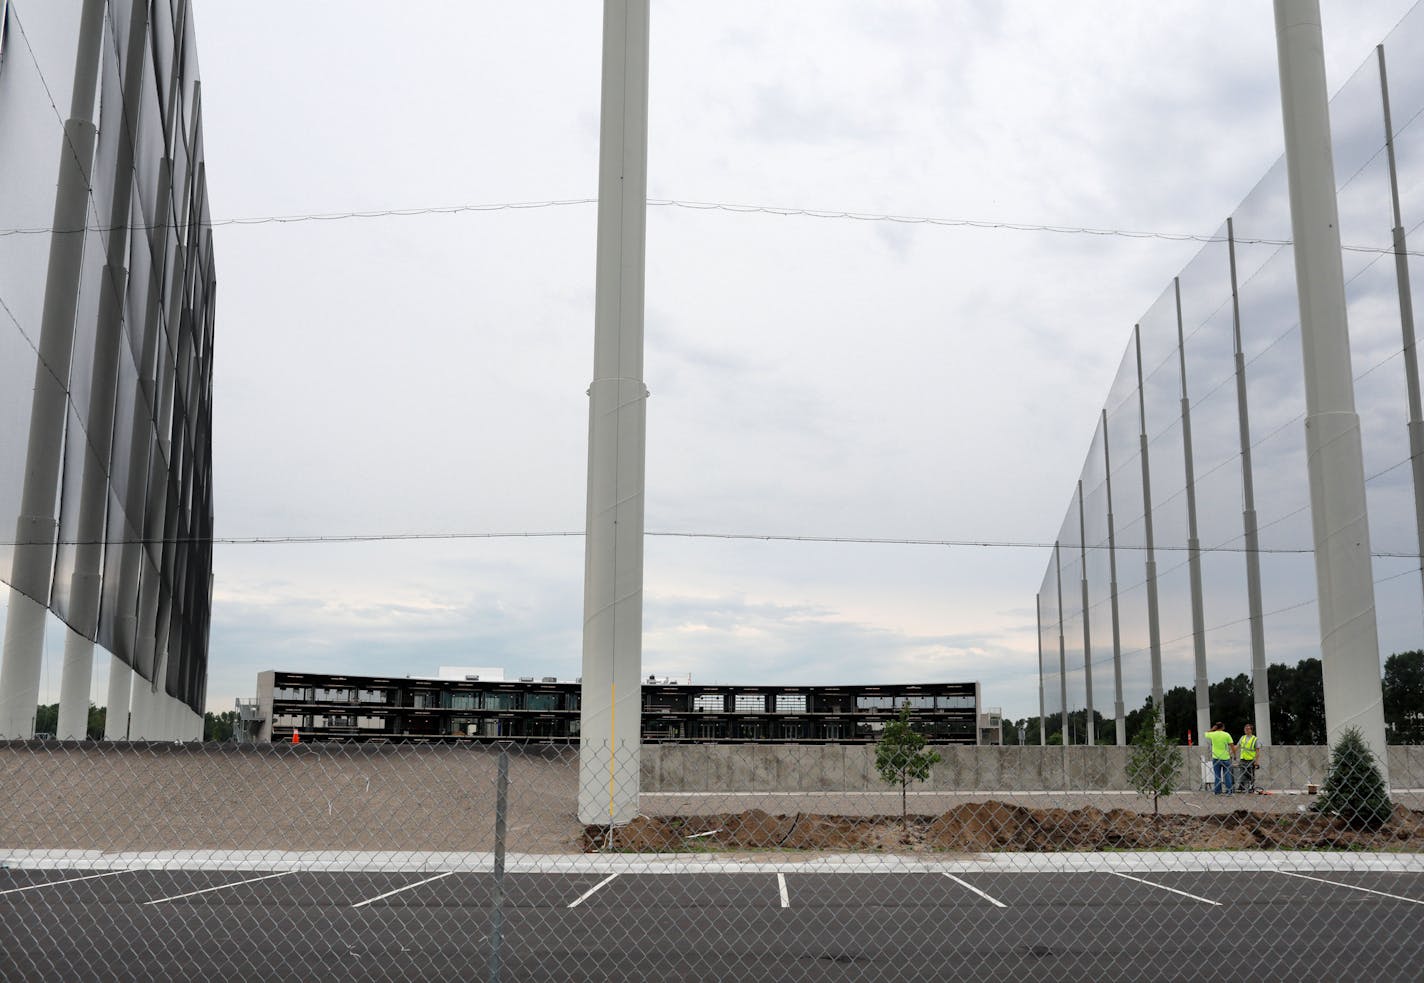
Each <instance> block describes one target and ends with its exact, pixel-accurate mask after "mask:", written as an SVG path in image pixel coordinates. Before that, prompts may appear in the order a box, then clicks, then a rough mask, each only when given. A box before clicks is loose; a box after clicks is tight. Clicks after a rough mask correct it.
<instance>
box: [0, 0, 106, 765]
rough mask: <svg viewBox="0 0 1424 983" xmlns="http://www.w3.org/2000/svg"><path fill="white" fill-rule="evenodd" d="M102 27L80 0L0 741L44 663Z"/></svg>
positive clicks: (25, 712) (95, 7) (89, 4)
mask: <svg viewBox="0 0 1424 983" xmlns="http://www.w3.org/2000/svg"><path fill="white" fill-rule="evenodd" d="M103 27H104V0H84V6H83V7H82V8H81V10H80V14H79V31H78V36H77V43H76V46H75V57H74V91H73V93H72V95H71V97H70V105H69V118H68V119H67V120H65V122H64V134H63V136H62V137H61V138H60V145H59V183H58V189H57V191H56V193H55V199H54V226H53V228H54V231H53V232H51V233H50V241H49V269H48V272H47V274H46V278H45V294H44V307H43V308H42V313H41V315H40V343H39V358H38V359H37V361H36V362H35V388H34V393H33V396H32V397H31V400H32V401H31V411H30V434H29V445H28V449H27V451H26V455H25V479H24V486H23V488H22V490H21V493H20V515H19V519H18V520H17V522H16V528H15V544H16V545H15V553H14V558H13V560H12V561H11V571H10V587H11V591H10V608H9V613H8V615H7V617H6V619H5V647H4V650H3V652H0V738H28V737H31V736H32V735H33V734H34V730H35V707H36V705H37V703H38V702H39V691H40V671H41V668H42V666H43V661H44V626H45V612H46V611H47V609H48V606H49V600H50V578H51V576H52V573H53V567H54V550H55V537H56V531H57V529H58V525H59V524H58V522H57V521H56V518H55V497H56V492H57V491H58V485H59V472H60V464H61V454H62V453H63V448H64V429H65V415H66V403H67V396H68V389H69V363H70V355H71V353H72V350H73V348H74V314H75V309H76V307H77V305H78V301H79V280H80V276H81V270H82V267H83V261H84V229H85V226H86V225H87V221H86V219H87V218H88V206H89V188H90V171H91V169H92V168H93V164H94V142H95V137H96V134H97V129H96V127H95V125H94V93H95V89H96V87H97V85H98V76H99V50H100V44H101V41H102V38H103ZM86 711H87V707H86Z"/></svg>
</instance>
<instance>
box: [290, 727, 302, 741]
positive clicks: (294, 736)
mask: <svg viewBox="0 0 1424 983" xmlns="http://www.w3.org/2000/svg"><path fill="white" fill-rule="evenodd" d="M292 743H293V744H300V743H302V735H301V733H300V732H299V731H298V730H297V729H296V728H295V727H293V728H292Z"/></svg>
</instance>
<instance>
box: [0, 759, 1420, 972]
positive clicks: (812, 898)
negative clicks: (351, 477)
mask: <svg viewBox="0 0 1424 983" xmlns="http://www.w3.org/2000/svg"><path fill="white" fill-rule="evenodd" d="M589 750H590V751H592V752H598V751H600V750H602V751H603V753H602V754H601V755H600V756H599V760H601V761H608V762H610V764H609V766H608V772H607V774H606V775H602V776H600V777H599V778H598V780H597V781H596V782H594V784H592V785H591V786H590V787H589V788H586V789H582V790H581V789H580V788H579V775H580V770H579V760H578V759H579V753H580V752H579V749H578V748H577V747H571V746H550V745H534V744H527V745H514V744H501V745H496V744H489V745H482V746H468V745H467V746H439V745H375V744H337V743H328V744H299V745H281V744H278V745H256V746H252V745H247V746H238V745H233V744H227V745H216V744H205V745H173V744H151V745H141V744H133V745H125V744H68V743H65V744H59V743H53V742H49V743H37V742H28V743H11V744H8V745H0V787H3V789H4V796H3V798H0V866H3V869H0V978H3V979H5V980H89V979H153V978H167V979H215V978H230V979H244V980H246V979H293V980H312V979H507V980H526V979H558V980H565V979H579V980H673V979H687V980H742V979H767V980H790V979H857V980H876V979H884V980H892V979H894V980H899V979H944V978H964V979H993V980H999V979H1002V980H1022V979H1045V980H1046V979H1052V980H1061V979H1092V980H1106V979H1124V980H1126V979H1132V980H1140V979H1172V978H1182V979H1187V978H1190V979H1236V978H1241V977H1256V978H1263V979H1358V978H1364V977H1369V978H1372V979H1378V980H1389V979H1418V977H1419V972H1420V969H1419V967H1420V966H1421V965H1424V962H1421V956H1424V952H1421V949H1424V934H1422V933H1421V932H1420V931H1419V929H1420V925H1421V918H1424V863H1421V858H1420V846H1421V844H1424V823H1421V820H1424V812H1421V811H1420V810H1421V809H1424V801H1421V799H1424V788H1421V786H1424V782H1421V780H1420V779H1421V774H1420V772H1421V767H1424V749H1421V748H1393V749H1391V752H1390V760H1389V762H1388V776H1387V778H1386V774H1385V771H1384V769H1383V768H1382V767H1381V764H1382V763H1381V762H1378V761H1376V760H1375V759H1374V758H1373V757H1372V755H1371V754H1370V753H1369V751H1368V749H1367V748H1366V747H1365V745H1364V743H1363V741H1361V740H1359V739H1358V738H1356V737H1353V736H1350V735H1347V737H1346V738H1345V739H1344V740H1342V741H1341V742H1340V743H1338V744H1337V746H1336V747H1335V748H1334V750H1333V753H1330V752H1327V750H1326V749H1325V748H1321V747H1262V748H1260V750H1259V756H1258V759H1257V761H1258V762H1259V767H1256V768H1247V767H1244V766H1243V765H1242V763H1241V762H1240V760H1239V756H1238V757H1233V758H1231V759H1228V760H1227V761H1225V762H1224V768H1223V769H1213V768H1212V764H1211V761H1210V760H1209V759H1205V760H1204V758H1203V749H1202V748H1199V747H1181V746H1175V745H1170V744H1166V743H1165V742H1164V743H1162V744H1161V745H1153V744H1152V743H1151V741H1149V740H1146V739H1143V740H1140V741H1139V742H1138V743H1137V744H1135V745H1133V746H1130V747H1126V748H1117V747H1069V748H1066V749H1065V748H1061V747H1047V748H1043V747H964V746H954V747H932V748H928V749H924V750H925V751H926V752H927V753H929V754H930V756H932V757H937V758H938V760H936V761H933V762H931V763H929V764H928V765H927V766H926V768H925V769H924V770H923V771H922V772H916V773H914V774H911V775H910V776H909V778H908V779H906V777H905V770H904V769H903V768H900V767H899V766H901V765H903V764H904V763H905V761H906V759H905V756H904V754H903V753H902V754H900V755H898V756H897V755H895V754H886V753H885V751H884V748H883V742H882V747H881V748H880V749H879V751H880V753H879V754H877V747H876V746H875V745H821V746H812V745H645V746H643V747H642V748H641V749H639V750H640V753H639V754H637V755H636V758H635V755H634V754H632V753H624V752H622V751H621V750H620V751H618V752H615V753H613V754H611V755H609V754H607V752H606V749H589ZM911 753H913V752H911ZM1206 753H1207V754H1208V755H1209V754H1210V753H1211V752H1210V750H1209V749H1208V750H1207V752H1206ZM877 758H878V759H879V764H880V765H881V766H882V767H880V768H878V767H877ZM631 760H637V761H638V767H637V772H636V773H633V772H632V771H631V769H627V768H624V767H623V764H624V763H626V762H628V761H631ZM897 768H898V769H899V770H898V771H897ZM882 771H883V772H885V773H882ZM912 771H913V769H912ZM1214 772H1216V773H1214ZM920 774H923V780H921V779H920V778H919V777H918V775H920ZM1218 777H1221V778H1223V779H1225V778H1229V779H1230V782H1231V789H1232V790H1231V792H1230V793H1227V792H1226V791H1225V789H1224V788H1223V791H1222V793H1221V794H1216V793H1215V792H1214V791H1213V787H1212V786H1213V781H1214V779H1216V778H1218ZM609 779H611V780H609ZM581 791H583V792H584V793H586V794H584V795H582V796H581V795H580V792H581ZM614 800H617V801H614ZM624 801H632V802H633V803H635V805H636V818H634V819H633V820H632V821H631V822H627V823H622V824H618V825H613V826H610V825H608V823H607V822H606V820H605V819H602V818H601V816H606V815H607V813H608V812H609V810H611V809H615V808H618V807H620V806H621V803H623V802H624ZM580 811H585V812H586V814H585V815H583V816H580ZM587 813H593V814H592V815H590V814H587Z"/></svg>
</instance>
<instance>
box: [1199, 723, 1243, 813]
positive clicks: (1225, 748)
mask: <svg viewBox="0 0 1424 983" xmlns="http://www.w3.org/2000/svg"><path fill="white" fill-rule="evenodd" d="M1206 739H1207V740H1208V741H1210V742H1211V778H1212V781H1211V791H1212V794H1213V795H1222V794H1226V795H1230V794H1231V786H1232V780H1231V752H1232V751H1235V750H1236V742H1235V741H1233V740H1232V739H1231V735H1230V734H1228V733H1227V732H1226V727H1225V726H1224V725H1223V724H1222V722H1221V721H1220V720H1218V721H1217V722H1216V723H1214V724H1212V725H1211V730H1209V731H1207V732H1206Z"/></svg>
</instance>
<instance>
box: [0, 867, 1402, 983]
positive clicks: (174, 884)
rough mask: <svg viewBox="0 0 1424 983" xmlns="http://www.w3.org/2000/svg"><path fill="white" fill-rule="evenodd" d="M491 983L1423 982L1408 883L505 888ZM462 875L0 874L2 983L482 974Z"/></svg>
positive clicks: (1046, 877) (1142, 876)
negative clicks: (946, 982)
mask: <svg viewBox="0 0 1424 983" xmlns="http://www.w3.org/2000/svg"><path fill="white" fill-rule="evenodd" d="M502 893H503V907H502V922H503V927H502V932H501V940H502V945H501V946H500V948H499V958H500V962H501V969H502V972H503V977H502V978H504V979H510V980H524V979H549V980H555V979H581V980H633V979H646V980H684V979H685V980H719V979H726V980H746V979H767V980H785V979H857V980H862V979H887V980H888V979H897V980H898V979H926V980H928V979H945V978H947V977H950V976H954V977H957V978H964V979H1013V980H1024V979H1029V980H1039V979H1042V980H1065V979H1085V980H1086V979H1093V980H1108V979H1123V980H1128V979H1147V978H1152V979H1233V980H1235V979H1242V978H1253V977H1254V978H1261V979H1272V980H1282V979H1316V980H1318V979H1347V978H1361V977H1364V976H1369V977H1370V978H1373V979H1377V980H1394V979H1399V980H1405V979H1409V980H1417V979H1419V977H1420V972H1421V970H1420V966H1421V965H1424V951H1421V950H1424V873H1420V872H1397V871H1396V872H1385V871H1368V870H1344V871H1342V870H1316V869H1311V868H1306V867H1301V866H1300V865H1296V866H1295V867H1294V868H1291V869H1287V868H1284V867H1282V868H1267V869H1253V870H1239V871H1232V870H1213V871H1207V870H1199V871H1193V870H1177V871H1172V870H1166V871H1156V872H1151V871H1148V872H1143V871H1139V870H1133V871H1127V870H1122V871H1114V870H1073V871H1059V872H1054V871H1005V870H985V871H973V870H965V869H964V868H963V867H956V868H955V869H954V870H953V871H944V872H933V871H919V872H905V873H891V872H859V871H845V872H834V871H815V872H806V871H798V870H796V869H794V868H792V869H787V870H765V869H758V870H754V871H749V872H745V873H742V872H727V871H720V870H719V871H714V872H706V873H688V872H685V871H677V870H674V869H669V870H667V871H666V872H658V873H652V872H642V871H639V870H637V869H628V870H622V871H612V872H605V871H587V872H582V871H581V872H574V873H530V872H517V873H509V874H506V876H505V878H504V881H503V889H502ZM495 897H496V885H495V878H494V875H493V874H492V873H488V872H479V873H472V872H468V871H450V870H446V871H442V870H420V871H397V872H382V871H339V870H337V871H314V870H303V869H283V870H181V869H171V870H164V869H158V870H153V869H119V870H85V869H55V870H44V869H23V868H21V869H8V870H0V956H3V962H2V963H0V978H3V979H6V980H11V979H15V980H36V979H65V980H86V979H114V978H119V979H135V978H138V979H144V978H165V979H170V980H183V979H214V978H219V977H225V978H238V979H253V978H263V979H272V980H282V979H291V980H313V979H352V978H372V979H381V978H392V979H487V978H489V976H488V967H489V962H490V958H491V952H492V945H491V930H492V927H493V922H494V918H493V912H494V908H495V905H494V901H495Z"/></svg>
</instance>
